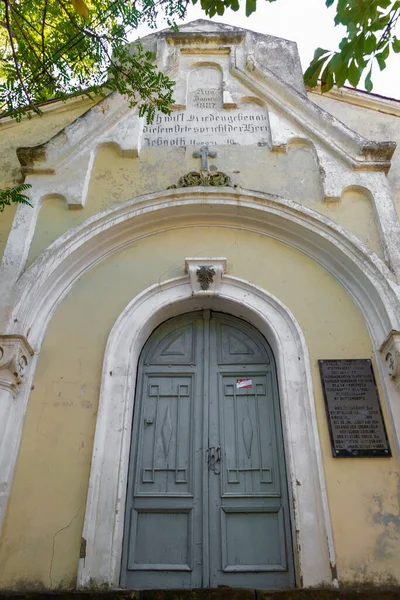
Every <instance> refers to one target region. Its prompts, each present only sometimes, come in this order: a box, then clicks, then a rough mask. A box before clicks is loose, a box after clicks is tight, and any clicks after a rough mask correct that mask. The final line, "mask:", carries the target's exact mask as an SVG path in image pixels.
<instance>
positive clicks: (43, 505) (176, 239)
mask: <svg viewBox="0 0 400 600" xmlns="http://www.w3.org/2000/svg"><path fill="white" fill-rule="evenodd" d="M187 255H192V256H196V255H197V256H226V257H227V259H228V271H229V273H230V274H232V275H234V276H237V277H240V278H244V279H247V280H250V281H251V282H253V283H254V284H256V285H259V286H261V287H263V288H265V289H266V290H268V292H270V293H271V294H273V295H275V296H276V297H278V298H279V299H280V300H281V301H282V302H284V303H285V304H286V305H287V306H288V308H289V309H290V310H291V311H292V312H293V313H294V316H295V317H296V319H297V320H298V322H299V324H300V326H301V328H302V330H303V332H304V335H305V337H306V342H307V344H308V347H309V351H310V358H311V365H312V372H313V377H314V386H315V403H316V408H317V418H318V425H319V433H320V436H321V442H322V449H323V456H324V465H325V472H326V477H327V486H328V496H329V502H330V511H331V517H332V521H333V531H334V538H335V544H336V550H337V558H338V571H339V577H340V578H341V579H342V580H343V581H345V582H347V583H354V582H362V583H365V582H372V583H376V584H382V583H394V582H399V581H400V566H399V563H398V555H399V552H400V517H399V515H400V505H399V501H400V498H399V488H400V473H399V467H398V463H397V459H396V458H390V459H368V460H366V459H351V460H346V459H336V460H334V459H333V458H331V451H330V443H329V439H328V428H327V421H326V417H325V411H324V405H323V399H322V391H321V385H320V378H319V374H318V371H317V359H320V358H336V357H338V356H340V357H341V358H372V359H373V352H372V348H371V344H370V340H369V336H368V333H367V330H366V326H365V324H364V321H363V318H362V317H361V315H360V313H359V311H358V309H357V308H356V307H355V305H354V304H353V303H352V301H351V300H350V299H349V297H348V296H347V295H346V293H345V292H344V291H343V289H342V288H341V287H340V286H339V285H338V284H337V283H336V282H335V280H334V279H333V278H332V277H331V276H330V275H328V274H327V273H326V272H325V271H324V270H323V269H322V268H321V267H319V266H318V265H317V264H315V263H314V262H313V261H312V260H311V259H309V258H307V257H306V256H305V255H303V254H301V253H299V252H297V251H295V250H293V249H291V248H289V247H286V246H284V245H282V244H281V243H278V242H276V241H274V240H272V239H268V238H266V237H263V236H261V235H259V234H253V233H251V232H246V231H243V230H240V229H226V228H214V227H192V228H187V229H181V230H175V229H174V230H173V231H166V232H164V233H160V234H157V235H153V236H149V237H147V238H144V239H142V240H141V241H139V242H136V243H135V245H134V246H133V247H130V248H127V249H125V250H123V251H120V252H118V253H116V254H114V255H113V256H111V257H109V258H108V259H107V260H105V261H104V262H102V263H101V264H99V265H97V266H96V267H94V268H92V269H91V270H90V271H89V272H87V273H86V274H84V275H83V276H82V277H81V279H80V280H79V281H78V282H77V283H76V284H75V286H74V288H73V289H72V291H71V292H70V293H69V294H68V296H67V297H66V298H65V299H64V301H63V302H62V304H61V305H60V306H59V308H58V309H57V311H56V313H55V314H54V316H53V318H52V320H51V322H50V325H49V328H48V331H47V333H46V337H45V341H44V344H43V347H42V351H41V354H40V356H39V360H38V367H37V371H36V374H35V379H34V389H33V390H32V393H31V397H30V401H29V407H28V412H27V415H26V421H25V427H24V433H23V440H22V446H21V450H20V454H19V458H18V463H17V469H16V475H15V480H14V484H13V488H12V493H11V499H10V502H9V505H8V512H7V517H6V522H5V527H4V534H3V541H2V546H1V550H0V586H1V587H12V586H17V587H18V586H21V585H23V584H24V582H25V584H26V585H32V583H34V584H35V585H39V586H46V587H57V586H73V585H74V584H75V582H76V573H77V564H78V556H79V546H80V537H81V532H82V524H83V518H84V511H85V502H86V495H87V487H88V477H89V470H90V461H91V453H92V444H93V435H94V429H95V423H96V409H97V403H98V398H99V387H100V377H101V369H102V360H103V355H104V349H105V344H106V340H107V336H108V334H109V332H110V329H111V327H112V326H113V323H114V322H115V320H116V318H117V317H118V315H119V314H120V312H121V311H122V309H123V308H124V307H125V306H126V304H127V303H128V302H129V301H130V300H131V299H132V298H133V297H134V296H135V295H137V294H138V293H139V292H140V291H141V290H143V289H145V288H146V287H148V286H149V285H151V284H153V283H155V282H157V281H162V280H165V279H168V278H170V277H174V276H179V275H182V274H183V268H184V258H185V256H187ZM381 398H382V399H383V398H384V396H383V393H382V392H381ZM383 411H384V417H385V421H386V424H387V427H388V432H389V436H390V439H391V443H392V446H393V439H392V431H391V427H390V421H389V418H388V416H387V412H386V407H385V405H384V404H383Z"/></svg>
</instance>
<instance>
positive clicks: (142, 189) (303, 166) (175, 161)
mask: <svg viewBox="0 0 400 600" xmlns="http://www.w3.org/2000/svg"><path fill="white" fill-rule="evenodd" d="M216 149H217V157H216V158H215V159H212V160H211V161H210V167H211V168H213V167H214V168H215V169H218V170H220V171H224V172H225V173H227V174H228V175H229V176H230V177H231V179H232V182H233V183H234V184H235V185H237V186H239V187H241V188H245V189H249V190H255V191H260V192H265V193H269V194H276V195H278V196H282V197H284V198H288V199H290V200H294V201H295V202H298V203H299V204H303V205H306V206H308V207H310V208H312V209H313V210H315V211H317V212H319V213H321V214H323V215H324V216H326V217H328V218H329V219H332V220H333V221H336V222H337V223H338V224H340V225H341V226H343V227H345V228H346V229H348V230H349V231H351V232H352V233H354V234H355V235H356V236H358V237H359V238H360V239H361V240H362V241H363V242H364V243H365V244H367V245H368V246H369V247H370V248H371V249H372V250H374V251H375V252H376V253H377V254H378V255H380V256H381V257H383V252H382V247H381V243H380V240H379V234H378V231H377V227H376V223H375V219H374V214H373V208H372V205H371V202H370V200H369V199H368V198H366V197H363V195H362V194H361V193H359V192H352V193H351V194H350V193H348V194H347V195H346V196H345V197H344V198H343V199H342V200H341V201H340V202H338V203H335V205H333V204H327V203H325V202H323V201H322V189H321V183H320V177H319V171H318V167H317V164H316V161H315V157H314V154H313V152H312V151H311V150H310V149H309V148H307V147H298V148H291V149H290V151H289V152H288V153H287V154H279V153H274V152H270V151H269V150H268V149H267V148H259V147H257V146H252V147H251V151H250V149H249V147H241V146H218V147H217V148H216ZM193 150H194V148H191V147H188V148H168V150H166V149H161V150H160V149H157V148H147V149H146V148H145V149H142V150H141V152H140V156H139V157H138V158H127V157H123V156H122V155H121V153H120V152H119V151H118V149H116V148H115V146H112V145H110V146H107V147H103V148H101V149H100V150H99V151H98V153H97V156H96V159H95V163H94V167H93V171H92V177H91V180H90V185H89V192H88V198H87V202H86V206H85V208H84V209H83V210H79V211H69V210H68V209H67V208H66V205H65V203H64V202H63V201H60V200H54V199H53V200H46V201H45V202H44V204H43V206H42V208H41V212H40V215H39V219H38V223H37V226H36V230H35V235H34V239H33V241H32V245H31V249H30V252H29V256H28V262H27V266H29V265H30V264H32V262H33V261H34V260H35V259H36V258H37V257H38V256H39V254H40V253H41V252H43V250H45V248H46V247H47V246H48V245H50V244H51V243H52V242H53V241H54V240H56V239H57V237H58V236H60V235H61V234H62V233H65V232H66V231H68V230H69V229H71V228H72V227H75V226H77V225H78V224H79V223H81V222H83V221H84V220H85V219H86V218H88V217H89V216H92V215H94V214H96V213H98V212H100V211H102V210H105V209H108V208H110V207H111V206H112V205H113V204H117V203H120V202H124V201H126V200H130V199H132V198H134V197H135V196H139V195H142V194H148V193H151V192H156V191H161V190H165V189H166V188H167V187H168V186H170V185H172V184H175V183H177V181H178V179H179V177H181V176H182V175H184V174H185V173H188V172H189V171H193V170H198V169H199V166H200V163H199V160H198V159H194V158H193V157H192V153H193Z"/></svg>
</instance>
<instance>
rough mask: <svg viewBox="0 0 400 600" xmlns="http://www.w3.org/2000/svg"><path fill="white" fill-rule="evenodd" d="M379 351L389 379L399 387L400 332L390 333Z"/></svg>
mask: <svg viewBox="0 0 400 600" xmlns="http://www.w3.org/2000/svg"><path fill="white" fill-rule="evenodd" d="M379 351H380V352H381V353H382V355H383V360H384V361H385V364H386V370H387V374H388V375H389V378H390V379H392V380H393V381H395V383H396V386H397V387H400V331H391V332H390V333H389V335H388V337H387V338H386V340H385V341H384V342H383V344H382V346H381V347H380V348H379Z"/></svg>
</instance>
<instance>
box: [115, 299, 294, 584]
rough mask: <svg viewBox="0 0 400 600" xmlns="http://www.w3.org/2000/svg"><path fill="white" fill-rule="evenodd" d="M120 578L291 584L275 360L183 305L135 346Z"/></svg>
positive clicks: (244, 336) (244, 328)
mask: <svg viewBox="0 0 400 600" xmlns="http://www.w3.org/2000/svg"><path fill="white" fill-rule="evenodd" d="M121 585H122V586H123V587H127V588H131V589H157V588H164V589H165V588H167V589H168V588H169V589H171V588H191V587H218V586H221V585H223V586H232V587H247V588H256V587H258V588H264V589H266V588H270V589H272V588H281V587H290V586H293V585H294V570H293V555H292V540H291V531H290V517H289V508H288V491H287V480H286V473H285V460H284V452H283V439H282V427H281V418H280V410H279V398H278V389H277V382H276V373H275V365H274V359H273V355H272V352H271V349H270V348H269V346H268V344H267V343H266V341H265V339H264V338H263V337H262V336H261V335H260V333H259V332H258V331H256V330H255V329H254V328H253V327H252V326H250V325H249V324H247V323H245V322H244V321H241V320H240V319H236V318H233V317H230V316H228V315H225V314H220V313H214V312H210V311H202V312H196V313H189V314H187V315H184V316H182V317H178V318H174V319H171V320H170V321H167V322H166V323H164V324H163V325H161V326H160V327H159V328H158V329H157V330H156V331H154V333H153V334H152V335H151V337H150V338H149V340H148V342H147V343H146V345H145V347H144V349H143V352H142V355H141V358H140V362H139V371H138V381H137V388H136V401H135V410H134V419H133V428H132V444H131V456H130V467H129V480H128V490H127V503H126V514H125V535H124V545H123V559H122V570H121Z"/></svg>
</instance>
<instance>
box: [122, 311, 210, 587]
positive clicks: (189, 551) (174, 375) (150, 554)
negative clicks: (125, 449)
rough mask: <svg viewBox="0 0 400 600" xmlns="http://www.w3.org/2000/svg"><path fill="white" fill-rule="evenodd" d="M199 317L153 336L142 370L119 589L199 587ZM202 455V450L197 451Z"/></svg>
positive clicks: (178, 322) (183, 320)
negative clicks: (122, 587)
mask: <svg viewBox="0 0 400 600" xmlns="http://www.w3.org/2000/svg"><path fill="white" fill-rule="evenodd" d="M202 328H203V320H202V315H201V314H200V315H198V316H197V317H196V316H190V317H189V318H188V317H183V318H179V319H177V320H174V321H173V322H172V323H171V322H168V323H166V324H165V325H163V326H161V328H159V329H158V330H156V331H155V332H154V333H153V335H152V336H151V338H150V340H149V341H148V342H147V344H146V346H145V348H144V351H143V353H142V356H141V358H140V363H139V376H138V383H137V391H136V403H137V404H136V406H135V412H134V419H133V428H132V446H131V460H130V467H129V479H128V491H127V504H126V517H125V523H126V527H125V536H124V545H123V559H122V560H123V562H122V565H123V566H122V570H121V585H122V586H124V587H128V588H138V589H146V588H147V589H149V588H150V589H151V588H185V587H187V588H190V587H201V586H202V583H203V577H202V546H201V543H202V536H203V534H202V511H201V503H202V498H201V485H200V481H201V479H200V478H201V472H202V467H203V464H202V463H203V460H202V452H201V450H202V431H203V424H202V394H201V391H202V377H199V374H198V367H197V363H198V360H199V356H200V354H201V353H202V351H203V340H202ZM199 450H200V451H199Z"/></svg>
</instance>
